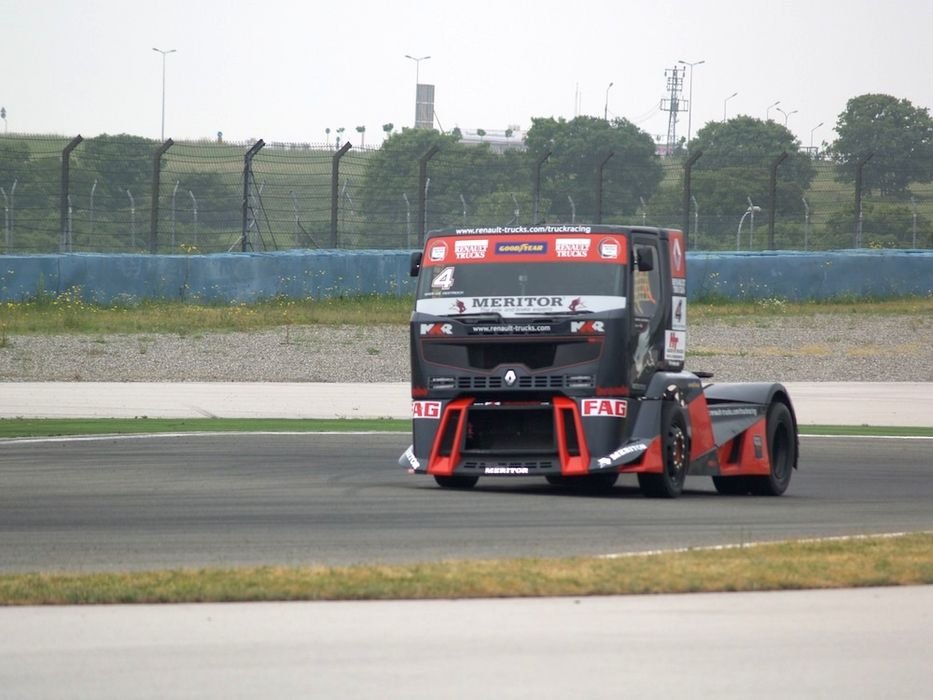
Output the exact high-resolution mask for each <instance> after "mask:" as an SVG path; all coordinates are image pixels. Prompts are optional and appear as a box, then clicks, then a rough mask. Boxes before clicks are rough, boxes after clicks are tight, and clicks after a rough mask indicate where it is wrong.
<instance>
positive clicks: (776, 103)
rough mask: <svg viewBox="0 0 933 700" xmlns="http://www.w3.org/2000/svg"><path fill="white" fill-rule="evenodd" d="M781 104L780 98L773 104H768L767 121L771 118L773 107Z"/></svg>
mask: <svg viewBox="0 0 933 700" xmlns="http://www.w3.org/2000/svg"><path fill="white" fill-rule="evenodd" d="M779 104H781V101H780V100H778V101H777V102H772V103H771V104H769V105H768V109H766V110H765V121H768V120H769V119H770V118H771V108H772V107H777V106H778V105H779Z"/></svg>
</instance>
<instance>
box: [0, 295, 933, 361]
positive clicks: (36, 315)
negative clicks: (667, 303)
mask: <svg viewBox="0 0 933 700" xmlns="http://www.w3.org/2000/svg"><path fill="white" fill-rule="evenodd" d="M411 306H412V300H411V298H410V297H408V296H404V297H394V296H377V295H362V296H354V297H347V298H337V299H323V300H315V299H289V298H285V297H282V298H277V299H269V300H266V301H262V302H258V303H255V304H198V303H183V302H176V301H145V302H141V303H139V304H134V305H116V304H115V305H109V306H108V305H100V304H93V303H89V302H86V301H84V300H83V299H82V297H81V294H80V290H72V291H70V292H65V293H63V294H60V295H58V296H54V297H53V296H51V295H44V296H42V297H40V298H38V299H33V300H29V301H23V302H7V303H0V348H2V347H4V346H5V345H8V344H9V343H10V341H9V338H10V337H11V336H16V335H23V334H61V333H69V334H70V333H78V334H107V333H130V334H132V333H174V334H178V335H196V334H198V333H213V332H233V331H255V330H267V329H272V328H281V327H289V326H292V325H296V326H300V325H314V324H325V325H338V324H356V325H387V324H388V325H404V324H406V323H408V320H409V317H410V315H411ZM816 314H853V315H855V314H858V315H919V316H924V317H928V316H929V315H931V314H933V298H931V297H910V298H906V299H887V300H870V299H835V300H828V301H820V302H788V301H784V300H781V299H762V300H757V301H732V300H729V299H712V298H711V299H705V300H703V299H701V300H697V301H694V302H692V303H691V307H690V317H691V319H692V320H694V321H701V322H702V321H703V320H722V319H730V320H736V321H741V320H745V319H747V320H749V321H750V322H751V321H760V319H761V318H762V317H774V316H813V315H816Z"/></svg>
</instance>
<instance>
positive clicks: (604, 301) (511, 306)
mask: <svg viewBox="0 0 933 700" xmlns="http://www.w3.org/2000/svg"><path fill="white" fill-rule="evenodd" d="M624 308H625V297H614V296H587V295H582V296H573V295H570V294H540V295H530V296H503V297H442V298H437V299H419V300H418V301H417V302H416V305H415V309H416V310H417V311H420V312H421V313H425V314H433V315H435V316H459V315H461V314H484V313H497V314H500V315H501V316H528V315H540V314H549V313H550V314H553V313H570V314H572V313H584V312H590V313H595V312H598V311H612V310H614V309H624Z"/></svg>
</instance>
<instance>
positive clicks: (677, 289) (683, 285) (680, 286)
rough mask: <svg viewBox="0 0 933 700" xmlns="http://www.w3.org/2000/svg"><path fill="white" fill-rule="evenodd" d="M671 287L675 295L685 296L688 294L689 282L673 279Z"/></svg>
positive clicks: (680, 278) (682, 279)
mask: <svg viewBox="0 0 933 700" xmlns="http://www.w3.org/2000/svg"><path fill="white" fill-rule="evenodd" d="M671 287H672V288H673V290H674V294H679V295H681V296H684V295H685V294H686V293H687V280H685V279H684V278H682V277H674V278H672V279H671Z"/></svg>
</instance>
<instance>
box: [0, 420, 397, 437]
mask: <svg viewBox="0 0 933 700" xmlns="http://www.w3.org/2000/svg"><path fill="white" fill-rule="evenodd" d="M374 431H378V432H396V431H401V432H409V431H411V421H409V420H398V419H392V418H378V419H375V418H374V419H371V420H370V419H365V418H353V419H349V418H348V419H341V418H337V419H332V420H312V419H308V420H296V419H286V418H282V419H277V418H249V419H247V418H190V419H187V418H186V419H176V418H3V419H0V438H22V437H60V436H66V435H67V436H72V435H128V434H132V435H141V434H142V435H145V434H150V433H153V434H155V433H195V432H198V433H200V432H207V433H230V432H237V433H243V432H247V433H256V432H276V433H284V432H309V433H320V432H374Z"/></svg>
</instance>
